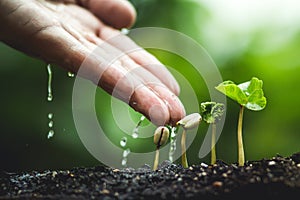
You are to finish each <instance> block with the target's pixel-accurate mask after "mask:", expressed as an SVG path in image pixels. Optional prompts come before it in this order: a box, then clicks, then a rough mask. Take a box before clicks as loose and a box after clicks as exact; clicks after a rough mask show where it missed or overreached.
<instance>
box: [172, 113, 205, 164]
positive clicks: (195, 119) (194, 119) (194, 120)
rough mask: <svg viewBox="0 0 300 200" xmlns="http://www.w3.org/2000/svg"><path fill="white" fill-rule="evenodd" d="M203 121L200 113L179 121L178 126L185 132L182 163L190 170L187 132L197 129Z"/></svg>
mask: <svg viewBox="0 0 300 200" xmlns="http://www.w3.org/2000/svg"><path fill="white" fill-rule="evenodd" d="M201 120H202V117H201V115H200V114H199V113H192V114H190V115H187V116H185V117H184V118H182V119H181V120H179V121H178V122H177V123H176V125H177V126H182V128H183V132H182V136H181V152H182V156H181V163H182V166H183V167H184V168H188V166H189V165H188V161H187V157H186V131H187V130H189V129H193V128H196V127H197V126H198V125H199V124H200V122H201Z"/></svg>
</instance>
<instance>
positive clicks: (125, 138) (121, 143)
mask: <svg viewBox="0 0 300 200" xmlns="http://www.w3.org/2000/svg"><path fill="white" fill-rule="evenodd" d="M126 144H127V137H122V139H121V141H120V145H121V147H125V146H126Z"/></svg>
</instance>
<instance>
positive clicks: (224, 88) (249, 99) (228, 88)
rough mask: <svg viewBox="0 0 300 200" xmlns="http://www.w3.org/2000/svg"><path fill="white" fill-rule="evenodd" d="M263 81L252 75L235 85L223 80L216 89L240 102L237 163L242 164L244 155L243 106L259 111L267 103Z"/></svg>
mask: <svg viewBox="0 0 300 200" xmlns="http://www.w3.org/2000/svg"><path fill="white" fill-rule="evenodd" d="M262 86H263V81H262V80H259V79H258V78H256V77H253V78H252V79H251V81H247V82H245V83H241V84H239V85H236V84H235V83H234V82H232V81H224V82H223V83H221V84H219V85H218V86H217V87H216V89H217V90H219V91H220V92H222V93H223V94H225V95H226V96H228V97H229V98H231V99H233V100H234V101H236V102H237V103H239V104H240V112H239V119H238V133H237V134H238V163H239V166H244V163H245V155H244V147H243V139H242V125H243V115H244V108H245V107H246V108H247V109H249V110H253V111H260V110H262V109H264V108H265V106H266V104H267V100H266V97H264V92H263V89H262Z"/></svg>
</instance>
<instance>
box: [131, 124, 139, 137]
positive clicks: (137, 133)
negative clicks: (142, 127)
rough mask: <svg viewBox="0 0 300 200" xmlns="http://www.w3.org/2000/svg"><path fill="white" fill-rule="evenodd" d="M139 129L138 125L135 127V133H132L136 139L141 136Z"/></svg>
mask: <svg viewBox="0 0 300 200" xmlns="http://www.w3.org/2000/svg"><path fill="white" fill-rule="evenodd" d="M138 131H139V129H138V127H135V128H134V129H133V133H132V135H131V136H132V137H133V138H134V139H136V138H138V137H139V132H138Z"/></svg>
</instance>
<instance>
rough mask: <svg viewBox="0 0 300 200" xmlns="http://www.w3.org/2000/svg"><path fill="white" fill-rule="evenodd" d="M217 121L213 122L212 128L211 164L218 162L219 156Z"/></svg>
mask: <svg viewBox="0 0 300 200" xmlns="http://www.w3.org/2000/svg"><path fill="white" fill-rule="evenodd" d="M216 127H217V126H216V123H213V124H212V129H211V131H212V132H211V159H210V162H211V164H212V165H213V164H216V160H217V156H216Z"/></svg>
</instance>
